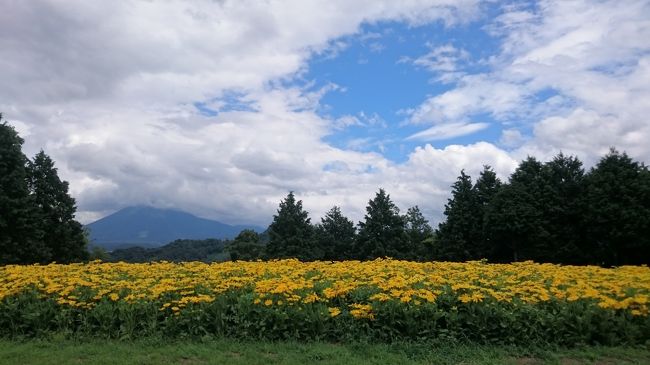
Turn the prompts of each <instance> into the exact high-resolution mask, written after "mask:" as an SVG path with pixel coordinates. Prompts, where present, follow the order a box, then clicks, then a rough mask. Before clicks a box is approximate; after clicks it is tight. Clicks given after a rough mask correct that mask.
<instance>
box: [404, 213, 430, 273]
mask: <svg viewBox="0 0 650 365" xmlns="http://www.w3.org/2000/svg"><path fill="white" fill-rule="evenodd" d="M404 223H405V228H406V235H407V237H408V248H409V250H408V255H407V256H408V257H407V258H408V259H410V260H418V261H426V260H432V259H433V258H434V256H435V251H434V249H435V248H434V245H433V244H434V234H433V228H431V226H430V225H429V222H428V221H427V220H426V218H424V215H423V214H422V212H421V211H420V208H419V207H418V206H417V205H416V206H414V207H411V208H409V209H408V210H407V211H406V215H405V216H404Z"/></svg>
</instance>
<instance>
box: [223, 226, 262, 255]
mask: <svg viewBox="0 0 650 365" xmlns="http://www.w3.org/2000/svg"><path fill="white" fill-rule="evenodd" d="M226 251H228V252H229V253H230V259H231V260H232V261H236V260H243V261H252V260H257V259H259V258H262V256H263V254H264V245H263V244H262V243H260V235H259V234H258V233H257V232H255V231H253V230H251V229H245V230H243V231H241V232H240V233H239V234H238V235H237V237H235V239H234V241H232V242H231V243H230V244H228V245H227V246H226Z"/></svg>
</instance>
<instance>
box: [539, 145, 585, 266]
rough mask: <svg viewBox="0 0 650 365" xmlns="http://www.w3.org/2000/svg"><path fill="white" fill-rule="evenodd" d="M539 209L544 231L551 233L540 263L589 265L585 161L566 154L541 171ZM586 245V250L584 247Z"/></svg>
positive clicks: (546, 164) (540, 252)
mask: <svg viewBox="0 0 650 365" xmlns="http://www.w3.org/2000/svg"><path fill="white" fill-rule="evenodd" d="M541 177H542V194H541V199H542V200H541V204H540V209H541V210H542V212H543V214H544V216H545V217H546V218H545V219H544V224H545V225H546V226H545V227H544V229H545V231H546V232H548V234H549V239H548V240H547V241H546V244H545V246H544V247H543V249H540V250H539V252H538V255H537V256H536V257H535V259H536V260H538V261H544V262H558V263H571V264H580V263H586V260H587V259H586V258H585V257H584V254H585V253H586V252H588V251H589V248H588V247H587V246H584V245H585V244H586V242H584V234H583V232H582V231H583V229H582V224H581V221H582V217H583V215H584V209H583V204H582V201H583V199H582V195H583V192H584V169H583V168H582V162H581V161H580V160H579V159H578V158H577V157H574V156H566V155H564V154H563V153H560V154H558V155H557V156H555V157H554V158H553V159H552V160H551V161H549V162H547V163H545V164H544V167H543V168H542V174H541ZM583 246H584V247H583Z"/></svg>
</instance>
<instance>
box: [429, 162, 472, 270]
mask: <svg viewBox="0 0 650 365" xmlns="http://www.w3.org/2000/svg"><path fill="white" fill-rule="evenodd" d="M478 211H479V210H478V203H477V196H476V191H475V190H474V189H473V186H472V178H471V177H470V176H469V175H467V174H465V171H464V170H463V171H461V172H460V176H458V179H457V180H456V182H455V183H454V185H452V192H451V198H450V199H449V200H448V202H447V204H446V205H445V212H444V213H445V216H446V220H445V221H444V222H442V223H440V224H439V225H438V231H437V232H436V233H437V237H438V245H439V248H440V252H439V255H440V257H439V258H440V259H443V260H451V261H465V260H470V259H475V258H477V255H476V247H475V246H476V244H477V241H478V240H479V237H476V235H475V233H476V227H478V226H479V222H480V221H479V218H478Z"/></svg>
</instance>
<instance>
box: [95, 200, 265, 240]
mask: <svg viewBox="0 0 650 365" xmlns="http://www.w3.org/2000/svg"><path fill="white" fill-rule="evenodd" d="M86 228H88V230H89V232H90V242H91V244H94V245H97V246H101V247H104V248H105V249H107V250H113V249H115V248H124V247H129V246H142V247H159V246H162V245H164V244H166V243H169V242H172V241H174V240H177V239H191V240H201V239H208V238H216V239H231V238H234V237H235V236H237V234H239V232H241V231H242V230H243V229H253V230H255V231H258V232H261V231H263V229H262V228H260V227H255V226H244V225H235V226H233V225H229V224H225V223H221V222H218V221H214V220H209V219H204V218H199V217H197V216H194V215H192V214H190V213H186V212H181V211H177V210H170V209H158V208H153V207H146V206H136V207H127V208H124V209H121V210H119V211H117V212H115V213H113V214H111V215H108V216H106V217H104V218H102V219H99V220H97V221H95V222H93V223H90V224H88V225H87V226H86Z"/></svg>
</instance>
